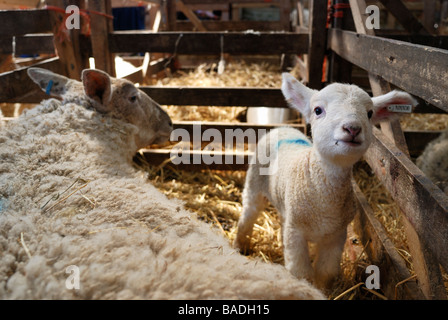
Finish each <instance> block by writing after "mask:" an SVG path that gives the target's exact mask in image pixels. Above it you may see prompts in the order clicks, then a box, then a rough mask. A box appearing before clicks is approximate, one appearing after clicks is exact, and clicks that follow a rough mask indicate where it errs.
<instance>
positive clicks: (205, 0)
mask: <svg viewBox="0 0 448 320" xmlns="http://www.w3.org/2000/svg"><path fill="white" fill-rule="evenodd" d="M183 1H184V3H185V4H186V5H188V4H215V3H217V1H216V0H183ZM281 1H282V0H267V1H263V0H220V1H219V3H220V4H233V3H263V2H269V3H271V4H273V5H275V4H279V3H280V2H281Z"/></svg>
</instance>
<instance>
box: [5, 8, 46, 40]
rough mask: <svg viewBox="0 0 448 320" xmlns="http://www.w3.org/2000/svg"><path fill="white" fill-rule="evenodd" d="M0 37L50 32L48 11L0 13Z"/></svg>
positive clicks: (7, 11) (8, 11)
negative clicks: (0, 24)
mask: <svg viewBox="0 0 448 320" xmlns="http://www.w3.org/2000/svg"><path fill="white" fill-rule="evenodd" d="M0 21H1V22H2V27H1V28H0V36H14V35H21V34H27V33H43V32H51V30H52V28H51V23H50V18H49V11H48V10H43V9H38V10H6V11H0Z"/></svg>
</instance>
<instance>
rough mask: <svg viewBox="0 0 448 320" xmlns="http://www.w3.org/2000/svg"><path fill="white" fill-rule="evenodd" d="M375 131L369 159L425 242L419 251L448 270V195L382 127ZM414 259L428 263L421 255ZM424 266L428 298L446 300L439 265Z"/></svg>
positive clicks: (422, 280)
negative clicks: (393, 141)
mask: <svg viewBox="0 0 448 320" xmlns="http://www.w3.org/2000/svg"><path fill="white" fill-rule="evenodd" d="M373 133H374V137H375V138H374V141H373V143H372V144H371V146H370V148H369V149H368V150H367V153H366V154H365V159H366V161H367V162H368V164H369V165H370V167H371V168H372V169H373V170H374V172H375V174H376V175H377V177H378V178H379V179H380V181H381V182H382V183H383V184H384V185H385V187H386V188H387V189H388V190H389V192H390V194H391V196H392V198H393V199H394V200H395V202H396V203H397V205H398V206H399V207H400V209H401V210H402V212H403V213H404V215H405V216H406V219H407V220H406V221H408V222H409V224H410V225H411V226H412V228H410V229H412V230H415V232H416V236H417V237H418V239H419V240H420V243H421V245H422V248H421V249H422V250H420V251H423V252H425V253H426V256H429V255H432V256H433V257H434V259H435V260H436V261H438V263H440V264H441V265H442V266H443V268H444V269H445V270H448V197H447V196H446V195H445V194H444V193H443V192H442V191H441V190H440V189H439V188H437V187H436V186H435V185H434V184H433V183H432V182H431V181H430V180H429V179H428V178H427V177H426V176H425V175H424V174H423V172H421V170H420V169H418V168H417V167H416V166H415V164H414V163H413V162H412V161H411V160H410V159H409V158H408V157H407V156H406V155H405V154H403V153H402V152H401V151H400V150H399V149H398V148H397V147H396V146H395V145H394V144H393V143H392V142H390V141H389V139H387V138H386V137H385V135H384V134H383V133H382V132H381V131H380V130H378V129H377V128H373ZM408 240H410V239H409V235H408ZM409 245H410V246H411V245H414V244H411V243H410V244H409ZM413 258H414V259H415V260H417V259H419V260H420V262H422V263H425V262H426V259H422V257H419V256H413ZM424 267H425V268H426V272H427V273H428V274H429V275H430V278H429V279H430V280H429V281H428V279H424V278H419V282H420V287H421V288H422V290H423V292H424V293H425V295H426V296H427V298H439V299H444V298H445V299H446V292H445V288H444V286H443V282H442V281H441V277H440V270H439V266H438V264H428V265H425V266H424ZM417 272H418V271H417ZM417 274H419V273H417ZM437 274H438V275H439V276H437V277H432V276H433V275H437ZM428 292H430V293H431V296H429V297H428Z"/></svg>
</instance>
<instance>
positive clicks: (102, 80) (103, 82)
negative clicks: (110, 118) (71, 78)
mask: <svg viewBox="0 0 448 320" xmlns="http://www.w3.org/2000/svg"><path fill="white" fill-rule="evenodd" d="M81 79H82V84H83V85H84V92H85V94H86V96H87V97H89V98H90V99H92V100H94V101H96V102H97V104H95V105H94V107H95V108H96V109H97V110H98V111H100V112H108V111H109V108H108V106H107V105H108V103H109V102H110V99H111V95H112V88H111V82H110V77H109V75H108V74H107V73H105V72H103V71H100V70H94V69H85V70H83V71H82V75H81Z"/></svg>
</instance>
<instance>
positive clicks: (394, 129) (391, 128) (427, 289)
mask: <svg viewBox="0 0 448 320" xmlns="http://www.w3.org/2000/svg"><path fill="white" fill-rule="evenodd" d="M350 6H351V10H352V14H353V19H354V21H355V26H356V31H357V32H358V33H361V34H368V35H375V32H374V31H373V30H372V29H367V28H366V25H365V19H366V17H365V15H363V13H365V10H366V4H365V1H364V0H350ZM369 80H370V84H371V87H372V92H373V94H374V95H375V96H377V95H381V94H385V93H387V92H389V91H390V85H389V83H388V82H386V81H384V80H383V79H382V78H381V77H379V76H376V75H373V74H371V73H369ZM381 129H382V131H383V133H384V134H385V135H386V136H387V137H388V138H389V139H390V140H391V141H392V142H394V143H395V145H396V146H397V147H398V148H399V149H400V150H401V151H402V152H403V153H404V154H406V155H407V156H409V151H408V149H407V146H406V139H405V138H404V134H403V131H402V130H401V127H400V123H399V122H398V120H397V121H394V122H383V123H381ZM402 221H403V225H404V228H405V232H406V236H407V240H408V245H409V250H410V251H411V255H412V257H413V264H414V270H415V273H416V274H417V278H418V280H419V283H420V287H421V289H422V291H423V294H424V295H425V297H426V298H427V299H446V293H445V290H444V286H443V280H442V276H441V272H440V268H439V264H438V262H437V260H436V259H435V257H434V256H433V255H432V254H431V253H430V252H429V251H428V250H426V249H425V248H423V247H422V245H421V243H420V240H419V237H418V234H417V233H416V231H415V229H414V228H413V227H412V225H411V224H410V222H409V221H408V220H407V219H406V217H405V215H404V214H403V213H402ZM442 288H443V289H442Z"/></svg>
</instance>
